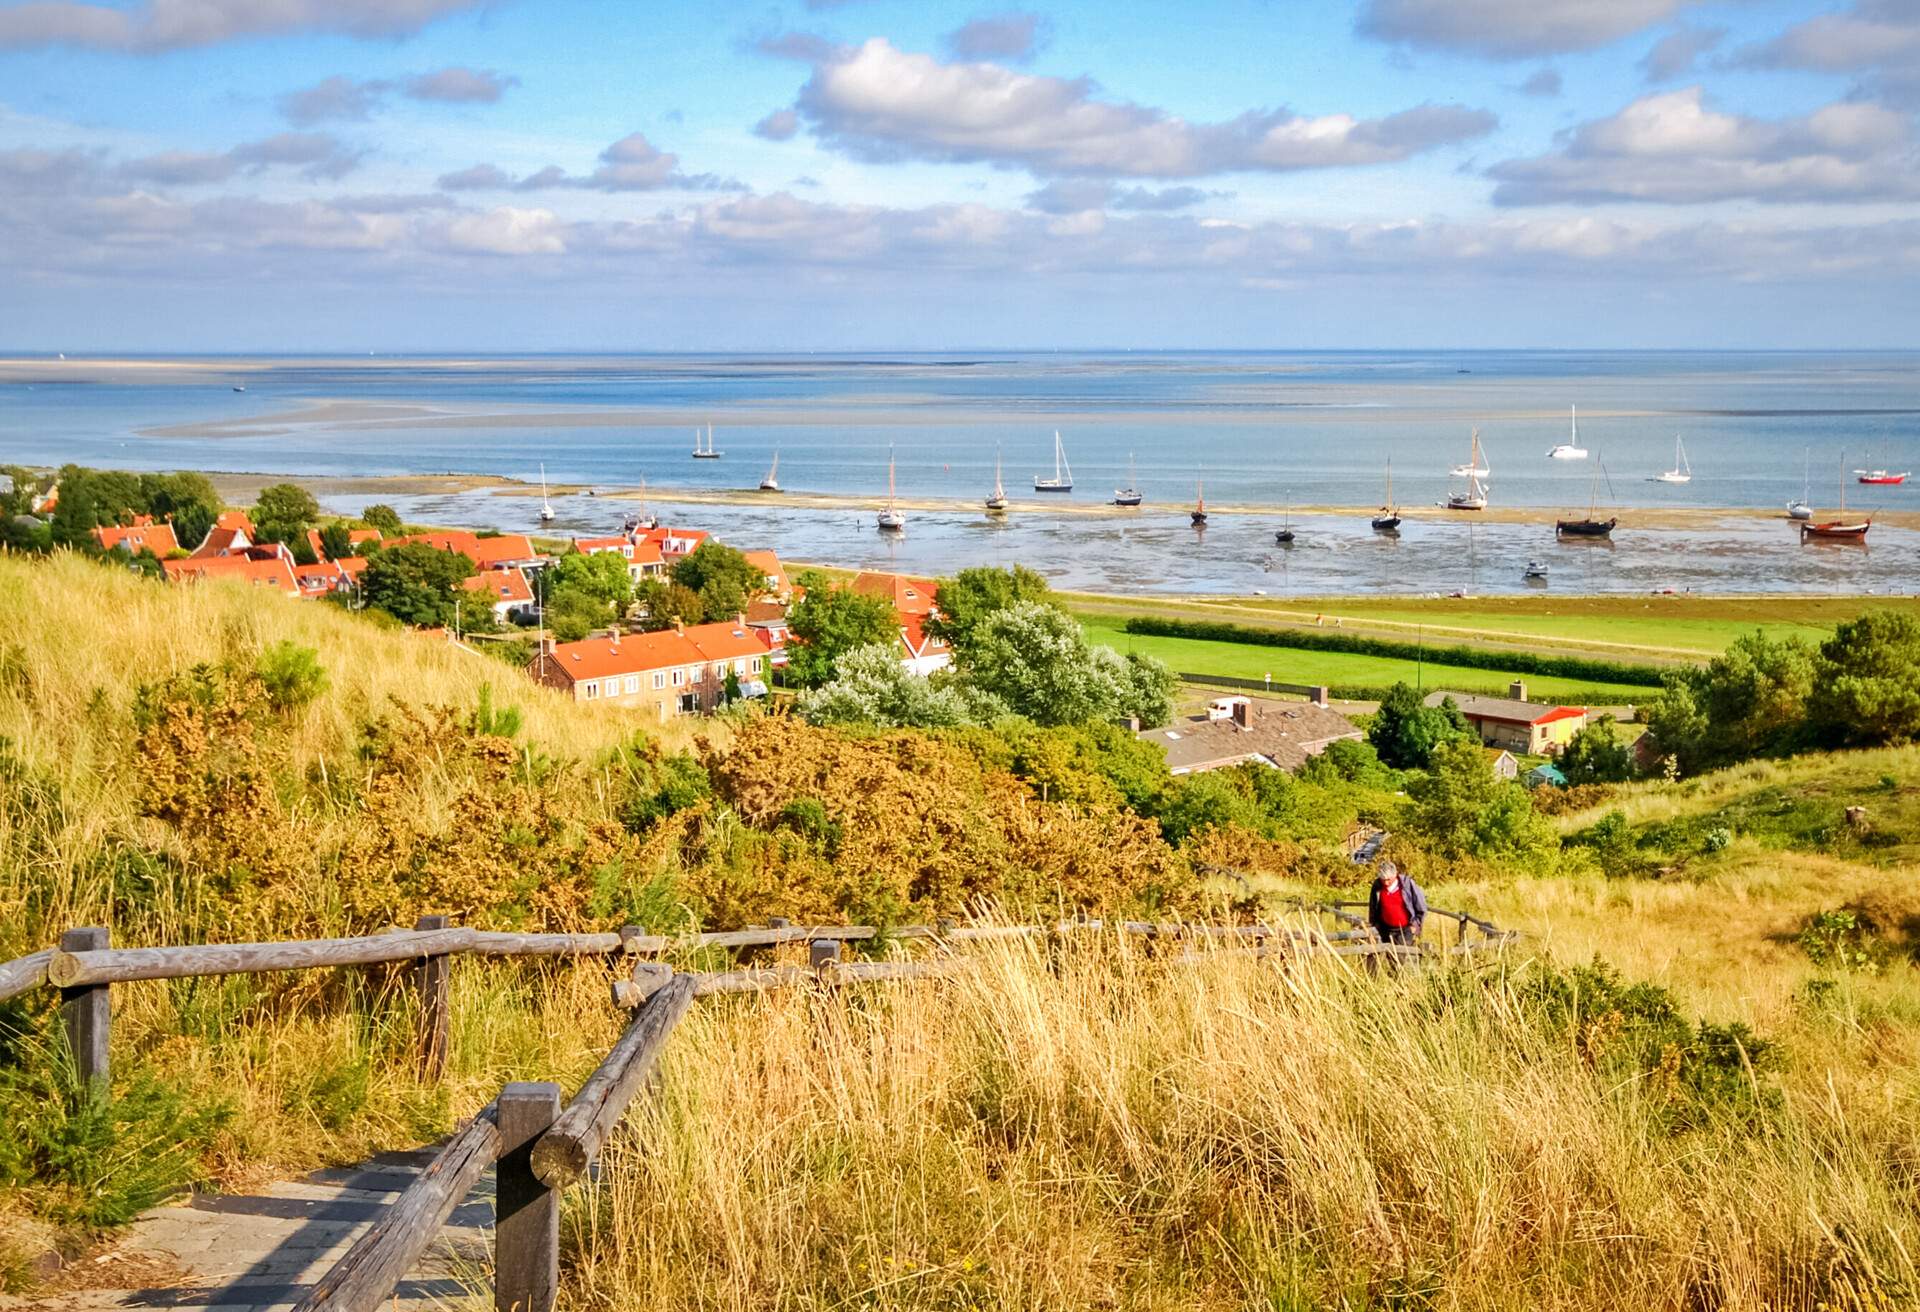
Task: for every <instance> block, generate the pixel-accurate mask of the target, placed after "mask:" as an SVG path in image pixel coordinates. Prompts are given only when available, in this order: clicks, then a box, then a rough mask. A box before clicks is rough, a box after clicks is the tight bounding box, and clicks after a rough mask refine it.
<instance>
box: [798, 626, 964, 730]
mask: <svg viewBox="0 0 1920 1312" xmlns="http://www.w3.org/2000/svg"><path fill="white" fill-rule="evenodd" d="M799 710H800V717H801V718H802V719H804V720H805V721H806V722H807V723H808V724H865V725H873V726H875V727H877V728H881V729H899V728H912V729H938V728H944V727H948V726H951V725H958V724H968V723H973V722H975V720H974V708H973V707H971V706H969V705H968V702H967V699H966V697H965V696H963V695H962V693H961V691H960V689H958V688H956V687H955V686H953V685H952V684H950V683H946V684H936V683H935V682H934V681H933V680H931V679H925V678H922V677H921V676H919V675H917V674H910V673H908V672H907V668H906V666H904V665H902V664H901V663H900V654H899V652H898V651H896V650H895V649H894V647H893V646H892V645H890V644H886V643H877V642H876V643H873V644H872V645H870V646H866V647H856V648H854V649H853V650H852V651H850V652H846V653H845V654H843V655H842V656H841V657H840V659H839V661H838V662H836V664H835V669H834V676H833V680H832V682H830V683H827V684H825V685H824V686H822V687H819V688H811V689H808V690H807V691H806V692H803V693H801V694H800V703H799Z"/></svg>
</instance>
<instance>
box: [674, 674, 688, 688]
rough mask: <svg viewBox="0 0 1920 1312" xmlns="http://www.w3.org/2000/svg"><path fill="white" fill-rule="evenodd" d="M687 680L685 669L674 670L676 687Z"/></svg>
mask: <svg viewBox="0 0 1920 1312" xmlns="http://www.w3.org/2000/svg"><path fill="white" fill-rule="evenodd" d="M686 681H687V672H686V671H685V670H675V671H674V672H673V686H674V687H676V688H678V687H679V686H680V685H681V684H683V683H685V682H686Z"/></svg>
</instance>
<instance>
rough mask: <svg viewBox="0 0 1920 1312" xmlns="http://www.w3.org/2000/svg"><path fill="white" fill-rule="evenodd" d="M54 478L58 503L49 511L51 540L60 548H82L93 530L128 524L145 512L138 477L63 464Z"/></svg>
mask: <svg viewBox="0 0 1920 1312" xmlns="http://www.w3.org/2000/svg"><path fill="white" fill-rule="evenodd" d="M57 477H58V482H59V485H60V503H59V505H57V506H56V507H54V511H53V540H54V541H55V542H56V543H58V544H60V545H61V546H67V547H78V546H84V545H85V544H86V543H88V542H90V541H92V538H93V530H94V529H96V528H100V527H102V526H104V525H108V524H126V523H130V522H131V521H132V520H133V517H134V516H135V515H140V514H145V513H146V497H145V495H144V494H143V493H142V492H141V489H140V476H139V475H138V474H129V473H127V472H126V471H125V470H120V469H87V468H85V467H83V466H81V465H64V466H62V467H61V469H60V472H59V475H58V476H57Z"/></svg>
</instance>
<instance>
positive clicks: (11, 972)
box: [0, 948, 53, 1002]
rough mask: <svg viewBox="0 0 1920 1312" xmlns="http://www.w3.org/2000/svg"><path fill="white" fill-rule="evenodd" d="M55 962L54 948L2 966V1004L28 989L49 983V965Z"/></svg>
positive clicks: (0, 990) (33, 953)
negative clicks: (50, 962)
mask: <svg viewBox="0 0 1920 1312" xmlns="http://www.w3.org/2000/svg"><path fill="white" fill-rule="evenodd" d="M52 960H53V949H52V948H41V949H40V950H39V951H38V952H29V953H28V954H27V955H26V956H24V957H20V958H18V959H16V960H13V961H9V962H6V963H5V964H4V965H0V1002H5V1001H6V1000H7V999H8V998H12V997H17V996H18V995H20V994H22V993H25V992H26V991H27V990H28V989H37V988H39V987H40V986H41V985H42V984H45V983H46V982H47V963H48V962H49V961H52Z"/></svg>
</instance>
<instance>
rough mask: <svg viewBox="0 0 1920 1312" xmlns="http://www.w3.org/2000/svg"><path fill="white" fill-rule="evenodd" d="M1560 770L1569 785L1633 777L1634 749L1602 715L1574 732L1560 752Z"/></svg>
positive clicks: (1608, 716) (1618, 781)
mask: <svg viewBox="0 0 1920 1312" xmlns="http://www.w3.org/2000/svg"><path fill="white" fill-rule="evenodd" d="M1559 766H1560V773H1561V774H1563V775H1565V776H1566V777H1567V782H1568V783H1570V784H1617V783H1624V782H1626V781H1627V780H1628V779H1631V778H1632V777H1633V750H1632V748H1631V747H1629V746H1628V745H1627V743H1626V741H1625V740H1624V739H1622V738H1621V737H1620V733H1619V731H1618V730H1617V729H1615V728H1614V723H1613V717H1612V716H1611V715H1603V716H1601V717H1600V718H1599V719H1597V720H1595V721H1593V722H1592V723H1591V724H1588V725H1587V726H1586V727H1585V728H1584V729H1582V730H1580V732H1579V733H1576V734H1575V735H1574V736H1573V738H1572V740H1571V741H1570V742H1568V743H1567V745H1566V748H1565V749H1564V750H1563V751H1562V752H1561V753H1560V760H1559Z"/></svg>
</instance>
